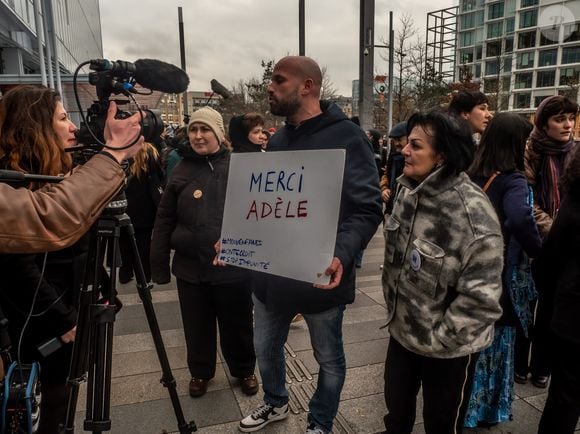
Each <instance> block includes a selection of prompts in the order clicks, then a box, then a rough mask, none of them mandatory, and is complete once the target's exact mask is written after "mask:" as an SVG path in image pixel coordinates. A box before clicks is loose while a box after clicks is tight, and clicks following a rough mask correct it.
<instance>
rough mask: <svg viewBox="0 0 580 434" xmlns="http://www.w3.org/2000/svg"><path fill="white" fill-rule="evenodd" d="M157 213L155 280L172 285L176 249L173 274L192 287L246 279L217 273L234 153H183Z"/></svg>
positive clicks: (234, 272)
mask: <svg viewBox="0 0 580 434" xmlns="http://www.w3.org/2000/svg"><path fill="white" fill-rule="evenodd" d="M182 155H183V161H182V162H181V163H179V165H178V166H177V167H176V168H175V169H174V171H173V173H172V174H171V177H170V178H169V181H168V184H167V186H166V188H165V191H164V193H163V197H162V199H161V203H160V204H159V208H158V210H157V218H156V220H155V226H154V228H153V237H152V240H151V277H152V279H153V281H154V282H157V283H166V282H169V280H170V278H171V276H170V272H169V254H170V251H171V249H175V254H174V256H173V264H172V270H171V271H172V272H173V274H174V275H175V276H176V277H177V278H179V279H183V280H185V281H187V282H190V283H195V284H199V283H215V284H219V283H226V282H234V281H238V280H242V279H244V278H246V276H247V271H245V270H243V269H240V268H235V267H230V266H226V267H216V266H213V265H212V261H213V259H214V257H215V255H216V253H215V250H214V245H215V243H216V242H217V241H218V240H219V238H220V234H221V227H222V219H223V213H224V203H225V198H226V187H227V181H228V168H229V163H230V152H229V151H228V150H227V149H226V148H225V147H224V146H222V147H221V148H220V150H219V151H218V152H216V153H215V154H212V155H207V156H203V155H198V154H196V153H195V152H193V150H191V151H184V152H183V153H182Z"/></svg>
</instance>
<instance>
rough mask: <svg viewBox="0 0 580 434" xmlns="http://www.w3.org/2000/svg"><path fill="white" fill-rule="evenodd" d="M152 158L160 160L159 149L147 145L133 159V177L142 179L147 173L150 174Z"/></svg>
mask: <svg viewBox="0 0 580 434" xmlns="http://www.w3.org/2000/svg"><path fill="white" fill-rule="evenodd" d="M150 158H152V159H153V160H158V159H159V152H157V149H156V148H155V146H153V145H152V144H151V143H145V146H143V147H142V148H141V149H140V150H139V152H137V155H135V157H134V158H133V162H132V163H131V175H133V176H136V177H137V178H139V179H141V177H142V176H144V175H147V172H149V159H150Z"/></svg>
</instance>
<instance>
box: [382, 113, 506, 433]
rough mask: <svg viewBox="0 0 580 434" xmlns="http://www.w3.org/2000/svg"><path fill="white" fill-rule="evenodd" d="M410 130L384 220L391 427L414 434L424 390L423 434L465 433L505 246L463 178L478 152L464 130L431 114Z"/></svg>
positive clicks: (483, 199) (487, 206)
mask: <svg viewBox="0 0 580 434" xmlns="http://www.w3.org/2000/svg"><path fill="white" fill-rule="evenodd" d="M407 127H408V131H409V136H408V144H407V145H406V146H405V147H404V148H403V151H402V153H403V156H404V157H405V167H404V169H403V176H401V177H400V178H399V185H400V186H401V190H400V192H399V194H398V196H397V198H396V199H395V204H394V207H393V211H392V213H391V215H390V216H389V217H388V219H387V221H386V222H385V260H384V265H383V276H382V281H383V292H384V295H385V301H386V310H387V324H388V325H389V332H390V335H391V338H390V343H389V349H388V353H387V360H386V363H385V401H386V404H387V410H388V414H387V415H386V416H385V427H386V432H387V433H410V432H411V431H412V430H413V423H414V421H415V410H416V395H417V393H418V391H419V388H420V387H421V386H422V387H423V403H424V404H423V417H424V421H425V431H426V432H427V434H430V433H450V432H461V430H462V428H463V421H464V417H465V410H466V408H467V404H468V397H469V393H470V390H471V384H472V377H473V371H474V368H475V362H476V360H477V354H478V352H479V351H481V350H482V349H484V348H485V347H487V346H488V345H489V344H490V343H491V341H492V339H493V323H494V322H495V321H496V320H497V319H498V318H499V317H500V315H501V308H500V304H499V298H500V295H501V269H502V265H503V261H502V256H503V239H502V234H501V228H500V225H499V223H498V221H497V216H496V213H495V210H494V209H493V206H492V205H491V203H490V201H489V199H488V198H487V196H486V195H485V194H484V193H483V192H482V191H481V189H480V188H479V187H478V186H477V185H475V184H474V183H473V182H472V181H471V180H470V179H469V177H468V176H467V175H466V174H465V172H464V171H465V170H466V169H467V168H468V167H469V165H470V163H471V162H472V160H473V153H474V144H473V140H472V138H471V132H470V131H469V128H468V126H467V124H466V123H465V122H462V121H461V120H459V119H457V118H456V117H455V116H450V115H449V114H446V113H442V112H439V111H434V112H430V113H428V114H421V113H419V114H415V115H413V116H412V117H411V118H410V119H409V121H408V123H407Z"/></svg>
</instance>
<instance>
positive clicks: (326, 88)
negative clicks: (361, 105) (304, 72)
mask: <svg viewBox="0 0 580 434" xmlns="http://www.w3.org/2000/svg"><path fill="white" fill-rule="evenodd" d="M320 69H321V70H322V92H321V95H320V98H321V99H333V98H336V96H337V93H338V91H337V90H336V87H335V86H334V83H333V82H332V80H331V79H330V74H328V68H327V67H326V66H323V67H322V68H320Z"/></svg>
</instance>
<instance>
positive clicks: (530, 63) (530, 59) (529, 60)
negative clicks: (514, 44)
mask: <svg viewBox="0 0 580 434" xmlns="http://www.w3.org/2000/svg"><path fill="white" fill-rule="evenodd" d="M533 67H534V52H533V51H528V52H527V53H518V55H517V57H516V69H525V68H533Z"/></svg>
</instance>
